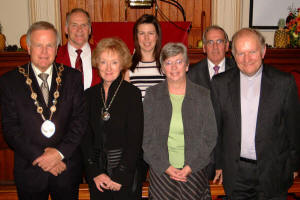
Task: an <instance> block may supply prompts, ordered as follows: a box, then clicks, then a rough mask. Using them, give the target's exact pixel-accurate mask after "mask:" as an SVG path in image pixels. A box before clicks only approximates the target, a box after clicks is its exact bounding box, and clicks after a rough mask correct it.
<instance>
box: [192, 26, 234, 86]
mask: <svg viewBox="0 0 300 200" xmlns="http://www.w3.org/2000/svg"><path fill="white" fill-rule="evenodd" d="M202 41H203V52H204V53H206V55H207V57H206V58H204V59H202V60H201V61H200V62H198V63H196V64H193V65H191V66H190V69H189V72H188V77H189V79H190V80H191V81H193V82H195V83H197V84H199V85H201V86H204V87H206V88H208V89H209V88H210V81H211V79H212V77H213V76H214V75H216V74H218V73H222V72H224V71H225V70H228V69H231V68H233V67H234V66H235V63H234V60H233V59H231V58H227V57H225V54H226V52H227V51H228V48H229V41H228V36H227V33H226V32H225V30H224V29H223V28H221V27H220V26H217V25H212V26H209V27H207V28H206V29H205V31H204V33H203V37H202Z"/></svg>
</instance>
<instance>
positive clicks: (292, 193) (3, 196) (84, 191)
mask: <svg viewBox="0 0 300 200" xmlns="http://www.w3.org/2000/svg"><path fill="white" fill-rule="evenodd" d="M210 191H211V196H212V199H213V200H218V199H223V198H221V197H224V196H225V191H224V188H223V185H217V184H213V183H210ZM288 193H289V197H288V199H295V200H296V199H299V196H300V179H299V178H296V179H295V180H294V184H293V185H292V186H291V188H290V189H289V190H288ZM148 197H149V183H148V182H145V183H144V184H143V190H142V198H143V199H148ZM17 199H18V197H17V190H16V186H15V185H0V200H17ZM78 199H79V200H89V199H90V193H89V187H88V185H87V184H81V185H80V188H79V195H78ZM49 200H51V198H50V197H49Z"/></svg>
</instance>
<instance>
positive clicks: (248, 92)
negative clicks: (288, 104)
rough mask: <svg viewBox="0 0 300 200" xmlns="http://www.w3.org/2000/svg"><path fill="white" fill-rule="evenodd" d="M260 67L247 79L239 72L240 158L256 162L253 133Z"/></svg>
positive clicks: (254, 129)
mask: <svg viewBox="0 0 300 200" xmlns="http://www.w3.org/2000/svg"><path fill="white" fill-rule="evenodd" d="M262 68H263V67H261V68H260V69H259V70H258V71H257V72H256V74H254V75H253V76H251V77H249V76H247V75H245V74H243V73H242V72H240V83H241V88H240V89H241V123H242V124H241V125H242V126H241V128H242V134H241V154H240V156H241V157H244V158H249V159H252V160H256V149H255V133H256V124H257V113H258V106H259V98H260V88H261V78H262Z"/></svg>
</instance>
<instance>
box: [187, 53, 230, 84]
mask: <svg viewBox="0 0 300 200" xmlns="http://www.w3.org/2000/svg"><path fill="white" fill-rule="evenodd" d="M233 67H235V61H234V60H233V59H232V58H227V57H226V58H225V71H227V70H228V69H231V68H233ZM187 76H188V77H189V79H190V80H191V81H193V82H194V83H197V84H198V85H202V86H203V87H206V88H208V89H209V88H210V76H209V71H208V63H207V58H204V59H202V60H201V61H200V62H198V63H196V64H193V65H190V67H189V71H188V74H187Z"/></svg>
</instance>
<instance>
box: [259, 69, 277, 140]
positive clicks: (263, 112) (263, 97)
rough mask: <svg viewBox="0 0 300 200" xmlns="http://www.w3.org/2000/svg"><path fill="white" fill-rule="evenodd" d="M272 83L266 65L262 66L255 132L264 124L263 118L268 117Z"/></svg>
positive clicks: (272, 88)
mask: <svg viewBox="0 0 300 200" xmlns="http://www.w3.org/2000/svg"><path fill="white" fill-rule="evenodd" d="M273 85H274V84H273V83H272V79H271V78H270V75H269V73H268V69H267V67H264V68H263V73H262V79H261V87H260V98H259V106H258V111H257V123H256V134H258V133H260V130H261V129H262V128H263V126H264V124H263V123H264V121H266V120H265V119H267V118H268V115H269V113H268V112H267V111H268V108H269V107H270V105H271V104H272V102H271V101H272V100H274V98H272V97H271V96H272V93H273V90H274V86H273Z"/></svg>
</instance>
